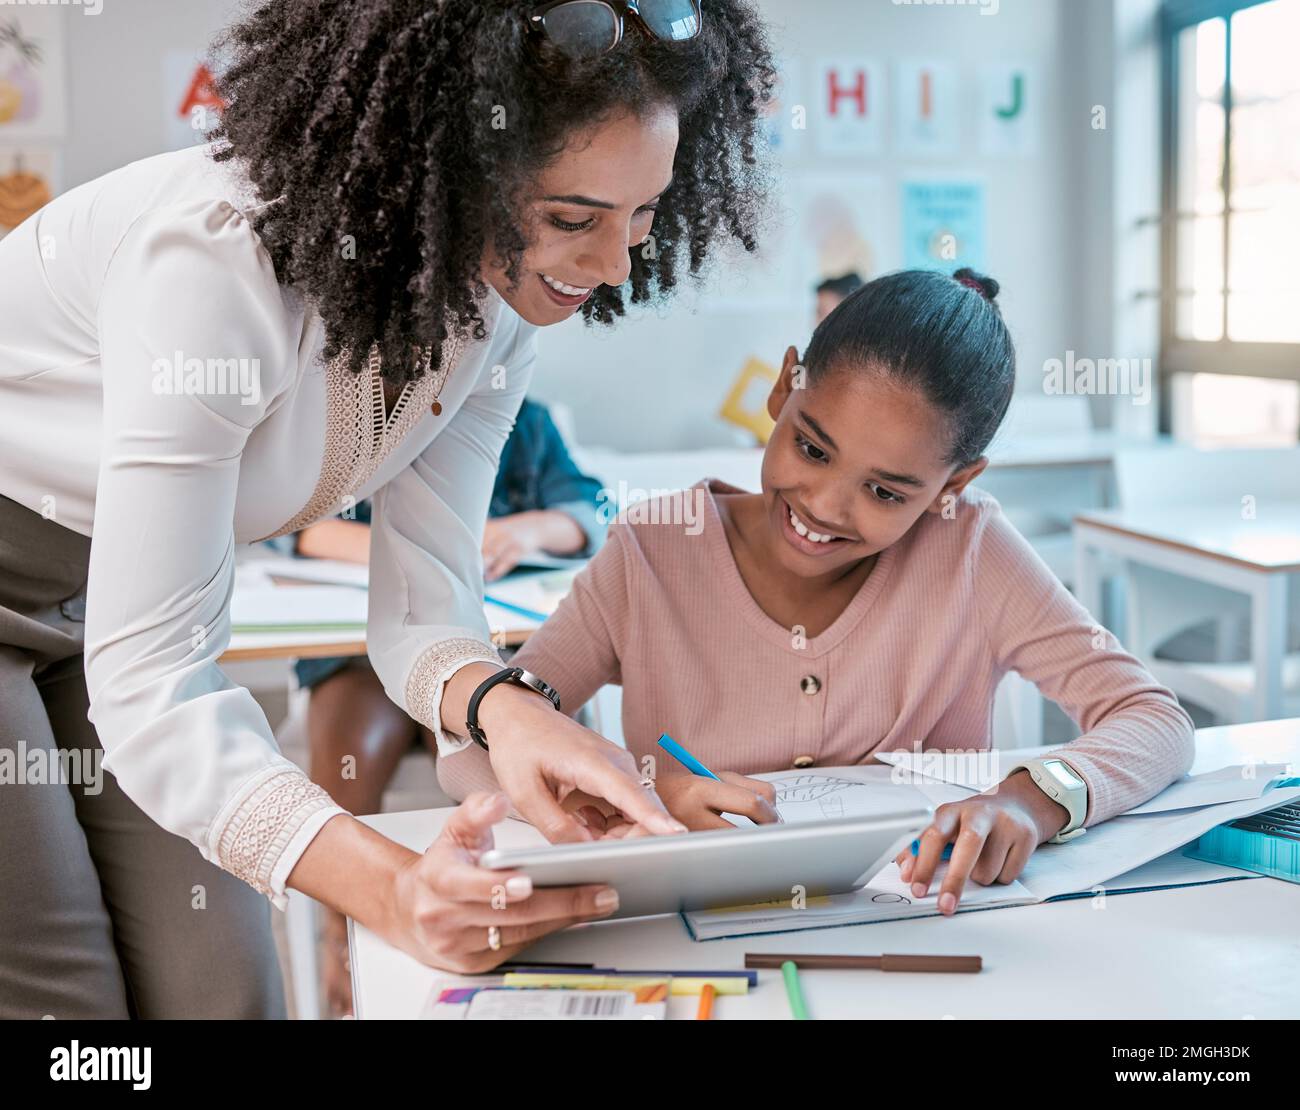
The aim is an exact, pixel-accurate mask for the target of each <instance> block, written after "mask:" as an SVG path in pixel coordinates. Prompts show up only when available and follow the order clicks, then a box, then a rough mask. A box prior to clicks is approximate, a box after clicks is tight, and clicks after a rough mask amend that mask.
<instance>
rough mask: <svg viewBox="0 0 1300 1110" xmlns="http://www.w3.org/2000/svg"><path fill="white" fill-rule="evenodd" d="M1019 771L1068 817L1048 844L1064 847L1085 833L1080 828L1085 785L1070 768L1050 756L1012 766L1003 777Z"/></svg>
mask: <svg viewBox="0 0 1300 1110" xmlns="http://www.w3.org/2000/svg"><path fill="white" fill-rule="evenodd" d="M1022 769H1023V770H1026V771H1028V772H1029V777H1030V778H1031V779H1033V781H1034V785H1035V786H1037V787H1038V789H1039V790H1041V791H1042V792H1043V793H1044V794H1046V795H1047V796H1048V797H1049V798H1051V799H1052V801H1054V802H1056V803H1058V804H1059V805H1061V806H1063V807H1064V808H1065V811H1066V812H1067V813H1068V814H1069V815H1070V819H1069V821H1067V822H1066V823H1065V828H1063V829H1062V830H1061V831H1060V832H1058V833H1057V834H1056V835H1055V836H1052V837H1049V838H1048V840H1047V843H1048V844H1064V843H1066V842H1067V841H1069V840H1074V839H1075V838H1076V837H1080V836H1082V835H1083V834H1084V833H1085V832H1087V831H1088V830H1087V829H1085V828H1084V827H1083V822H1084V819H1085V818H1086V817H1087V816H1088V784H1087V783H1086V782H1084V781H1083V779H1081V778H1080V777H1079V774H1078V772H1077V771H1075V769H1074V768H1073V767H1071V766H1070V765H1069V764H1068V763H1066V762H1065V760H1063V759H1052V758H1051V757H1050V756H1049V757H1048V758H1047V759H1026V760H1024V761H1023V762H1021V763H1017V764H1015V765H1014V766H1013V767H1012V768H1011V770H1009V771H1008V772H1007V778H1010V777H1011V776H1012V775H1014V774H1015V773H1016V772H1017V771H1019V770H1022Z"/></svg>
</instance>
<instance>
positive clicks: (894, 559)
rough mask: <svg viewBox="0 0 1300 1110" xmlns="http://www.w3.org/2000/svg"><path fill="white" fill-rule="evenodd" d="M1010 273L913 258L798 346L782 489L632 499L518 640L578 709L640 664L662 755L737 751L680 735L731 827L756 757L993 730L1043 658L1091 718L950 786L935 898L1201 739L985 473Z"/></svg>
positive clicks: (781, 398)
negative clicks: (696, 505)
mask: <svg viewBox="0 0 1300 1110" xmlns="http://www.w3.org/2000/svg"><path fill="white" fill-rule="evenodd" d="M997 293H998V284H997V283H996V282H995V281H993V280H992V279H990V278H986V277H982V276H980V275H977V274H975V273H973V272H972V271H969V270H960V271H958V272H957V274H956V275H955V278H950V277H947V276H946V275H943V274H938V273H931V272H924V271H911V272H903V273H896V274H892V275H889V276H886V277H882V278H879V279H877V280H875V281H872V282H870V283H869V284H867V285H866V286H864V287H863V288H862V289H860V290H858V291H857V292H856V293H854V294H852V295H851V296H850V297H849V298H848V299H847V300H845V301H844V303H843V304H841V305H840V306H839V307H838V308H836V309H835V311H834V312H832V313H831V314H830V316H829V317H828V318H827V319H826V320H825V321H824V322H823V323H822V324H821V325H820V326H819V327H818V328H817V330H816V332H815V333H814V335H813V337H812V340H811V342H810V344H809V346H808V350H807V352H806V355H805V357H804V359H803V361H802V363H800V362H799V361H798V358H797V353H796V351H795V349H794V348H790V349H789V350H788V351H787V352H786V354H785V358H784V361H783V364H782V371H781V376H780V379H779V381H778V382H777V384H776V385H775V387H774V388H773V390H772V393H771V396H770V397H769V399H768V410H769V412H770V413H771V415H772V417H773V418H774V419H775V421H776V427H775V429H774V431H773V433H772V436H771V439H770V440H769V442H768V444H767V448H766V451H765V453H764V456H763V467H762V489H761V490H760V491H759V492H756V493H750V492H746V491H743V490H739V489H735V488H733V487H731V486H728V485H725V484H723V483H721V482H718V481H704V482H701V483H700V484H699V485H697V486H695V487H693V488H692V489H691V490H689V491H686V492H685V493H678V494H675V495H670V498H671V497H677V498H681V497H696V498H698V499H699V501H700V502H701V508H702V517H703V521H704V525H703V528H702V529H700V528H699V527H694V528H689V529H688V528H683V527H682V526H681V524H680V523H676V524H675V523H673V521H680V520H682V519H683V517H684V516H685V515H686V514H684V513H682V512H674V511H673V506H671V505H662V506H659V507H658V508H659V511H647V512H626V513H624V514H623V516H621V517H620V518H619V519H618V520H617V521H615V523H614V524H613V526H612V527H611V529H610V533H609V538H608V541H607V543H606V546H605V548H604V549H603V550H602V551H601V553H600V554H599V555H598V556H597V557H596V558H595V559H594V560H593V561H592V563H591V564H590V565H589V566H588V568H587V569H586V570H585V571H584V573H583V574H582V575H580V576H579V577H578V579H577V580H576V581H575V584H574V589H573V591H572V593H571V594H570V595H569V596H568V597H567V598H566V599H565V601H564V602H563V604H562V605H561V606H560V607H559V609H558V610H557V612H556V613H555V615H554V616H552V617H551V618H550V619H549V620H548V621H547V622H546V624H545V625H543V626H542V628H541V630H540V631H538V632H537V633H536V634H535V635H534V636H533V637H532V639H530V640H529V641H528V643H527V644H526V645H525V646H524V648H523V649H522V650H521V651H520V652H519V654H518V656H517V657H516V659H515V662H516V664H517V665H518V666H521V667H525V668H528V669H529V670H536V671H537V672H538V673H544V674H546V675H547V676H548V680H549V681H551V682H553V683H554V684H555V685H556V687H557V689H558V690H559V692H560V694H561V696H562V698H563V702H564V705H565V707H566V709H568V710H569V711H572V710H574V709H576V708H577V707H579V706H581V705H582V704H583V703H584V702H585V701H586V700H587V699H588V698H590V697H591V695H592V694H594V693H595V692H596V690H598V689H599V688H600V687H601V686H602V685H604V684H605V683H618V684H621V685H622V687H623V726H624V735H625V737H626V742H627V746H628V749H629V750H630V751H631V753H632V754H633V756H634V757H636V759H637V760H638V762H641V761H642V760H643V759H644V757H646V756H647V755H650V754H652V753H657V752H658V749H657V748H656V747H655V741H656V739H657V738H658V736H659V735H660V733H662V732H665V731H666V732H668V733H669V734H670V735H672V736H673V737H675V738H676V739H678V740H680V741H681V742H683V743H684V744H685V745H686V746H687V747H689V748H690V749H691V751H692V752H694V753H695V755H697V756H698V757H699V759H700V760H701V761H702V762H703V763H704V764H705V765H706V766H708V767H710V768H712V769H713V770H714V771H715V772H719V773H722V774H723V781H720V782H715V781H712V780H709V779H704V778H699V777H696V776H694V775H691V774H689V773H687V772H685V770H684V769H682V768H679V767H677V766H675V765H673V761H672V760H670V759H663V758H658V759H656V764H655V766H657V770H658V777H657V780H656V783H655V785H656V789H657V791H658V793H659V796H660V797H661V798H662V799H663V801H664V803H665V805H666V806H667V807H668V809H669V811H670V812H671V813H672V814H673V815H674V816H676V817H677V818H678V819H679V820H681V821H682V822H683V823H684V824H686V825H687V826H688V827H689V828H692V829H706V828H715V827H723V826H724V823H723V820H722V818H721V817H720V816H719V814H721V813H722V812H724V811H726V812H731V813H740V814H745V815H747V816H749V817H752V818H753V819H755V820H758V821H771V820H774V819H775V813H774V811H773V809H772V805H771V801H772V798H773V793H772V789H771V787H770V785H769V784H766V783H762V782H758V781H755V780H753V779H748V778H745V777H743V776H746V775H750V774H755V773H759V772H764V771H774V770H780V769H786V768H792V767H793V768H802V767H816V766H834V765H848V764H858V763H867V762H873V761H874V760H873V757H874V756H876V755H877V754H879V753H882V752H888V751H895V750H899V749H907V750H931V749H939V750H943V749H962V750H972V749H975V750H979V749H989V748H991V747H992V744H993V735H992V719H993V697H994V691H995V690H996V688H997V685H998V682H999V681H1000V679H1001V678H1002V676H1003V675H1004V674H1006V672H1008V671H1016V672H1018V673H1019V674H1021V675H1022V676H1024V677H1025V678H1027V679H1029V680H1030V681H1032V682H1034V683H1035V684H1036V685H1037V686H1038V688H1039V690H1040V691H1041V692H1042V693H1043V694H1044V695H1045V696H1046V697H1048V698H1051V699H1052V700H1053V701H1055V702H1056V703H1057V704H1058V705H1060V706H1061V708H1062V709H1063V710H1065V712H1066V713H1068V714H1069V715H1070V717H1071V718H1072V719H1073V720H1074V721H1075V722H1076V723H1077V724H1078V725H1079V727H1080V729H1081V731H1082V735H1081V736H1080V737H1079V738H1078V739H1077V740H1075V741H1073V742H1071V743H1069V744H1067V745H1065V746H1064V747H1062V748H1060V749H1059V750H1057V751H1054V752H1052V753H1049V757H1048V758H1044V759H1043V760H1030V761H1027V763H1028V764H1029V766H1027V767H1020V768H1017V767H1013V768H1012V769H1011V770H1010V771H1009V773H1007V774H1006V776H1005V777H1004V778H1003V780H1002V781H1001V782H1000V783H999V784H998V785H997V786H996V787H995V788H993V789H991V790H989V791H987V792H985V793H983V794H978V795H975V796H972V797H970V798H968V799H965V800H963V801H960V802H956V803H950V804H947V805H943V806H941V807H940V808H939V809H938V810H937V811H936V814H935V817H934V820H933V822H932V824H931V825H930V826H929V827H928V828H927V829H926V830H925V831H924V832H923V834H922V835H921V838H920V840H921V845H920V851H919V854H918V856H917V857H916V858H915V859H913V858H912V856H911V855H910V852H908V853H904V854H900V856H899V859H898V862H899V864H900V867H901V870H902V875H903V878H904V881H910V882H912V884H913V892H914V893H915V894H916V896H917V897H923V896H925V895H926V894H927V893H928V892H929V888H930V885H931V882H932V880H933V879H934V877H935V873H936V869H937V868H938V865H939V862H940V859H941V853H942V852H943V849H944V846H945V845H947V844H949V843H951V844H953V845H954V847H953V852H952V858H951V862H950V863H949V865H948V868H947V871H946V873H945V874H944V876H943V878H942V881H941V887H940V892H939V908H940V910H941V911H942V912H944V913H948V914H950V913H953V912H954V911H955V910H956V908H957V904H958V900H959V899H960V896H961V892H962V889H963V888H964V885H965V883H966V881H967V880H968V879H974V880H975V881H976V882H978V883H981V884H986V885H987V884H990V883H993V882H1003V883H1008V882H1011V881H1012V880H1014V879H1015V878H1016V877H1017V876H1018V875H1019V874H1020V873H1021V871H1022V870H1023V868H1024V866H1025V863H1026V861H1027V860H1028V859H1029V857H1030V855H1031V854H1032V853H1033V851H1034V850H1035V849H1036V848H1037V847H1038V846H1039V845H1040V844H1042V843H1044V842H1045V841H1048V840H1049V839H1054V838H1061V839H1071V838H1073V837H1074V836H1077V835H1079V834H1078V832H1077V830H1078V829H1081V828H1085V827H1087V826H1091V825H1096V824H1097V823H1099V822H1102V821H1105V820H1107V819H1108V818H1110V817H1114V816H1116V815H1117V814H1120V813H1123V812H1124V811H1125V810H1127V809H1130V808H1131V807H1133V806H1135V805H1138V804H1139V803H1141V802H1143V801H1145V800H1146V799H1148V798H1150V797H1151V796H1153V795H1154V794H1156V793H1157V792H1158V791H1160V790H1161V789H1163V788H1164V787H1165V786H1167V785H1168V784H1169V783H1170V782H1172V781H1173V780H1175V779H1177V778H1178V777H1180V776H1181V775H1182V774H1184V773H1185V772H1186V770H1187V768H1188V767H1189V765H1190V764H1191V760H1192V751H1193V729H1192V722H1191V720H1190V718H1189V717H1188V716H1187V714H1186V713H1185V712H1184V710H1183V709H1182V708H1181V707H1180V706H1179V705H1178V703H1177V701H1176V700H1175V699H1174V696H1173V695H1172V694H1171V693H1170V691H1169V690H1167V689H1165V688H1164V687H1162V686H1161V685H1160V684H1159V683H1157V682H1156V681H1155V680H1154V679H1153V678H1152V676H1151V675H1150V674H1149V673H1148V672H1147V671H1146V669H1145V668H1144V667H1143V666H1142V665H1141V664H1140V663H1138V661H1137V660H1136V659H1134V658H1133V657H1132V656H1131V655H1129V654H1128V653H1126V652H1125V651H1123V650H1122V649H1121V648H1120V646H1119V644H1118V642H1117V641H1116V640H1115V639H1114V638H1113V637H1112V636H1110V635H1109V634H1107V633H1105V632H1104V631H1103V630H1101V629H1100V628H1099V627H1098V625H1097V623H1096V622H1095V621H1094V619H1093V618H1092V616H1091V615H1090V614H1089V613H1087V612H1086V611H1085V610H1084V609H1083V608H1082V607H1081V606H1080V605H1079V604H1078V602H1077V601H1075V599H1074V598H1073V597H1072V596H1071V595H1070V593H1069V592H1068V591H1067V590H1066V589H1065V587H1064V586H1063V585H1062V584H1061V583H1060V582H1059V581H1058V580H1057V578H1056V577H1055V576H1054V575H1053V574H1052V573H1051V571H1050V570H1049V569H1048V568H1047V566H1046V565H1045V564H1044V563H1043V562H1042V561H1041V560H1040V559H1039V558H1038V556H1037V555H1036V554H1035V552H1034V551H1033V549H1032V548H1031V547H1030V545H1029V543H1028V542H1027V541H1026V540H1025V539H1024V538H1023V537H1022V536H1021V535H1020V534H1019V533H1017V532H1016V531H1015V530H1014V529H1013V528H1012V527H1011V525H1010V524H1009V523H1008V522H1007V520H1006V518H1005V517H1004V516H1003V514H1002V512H1001V510H1000V508H999V507H998V504H997V502H996V501H995V500H994V499H993V498H991V497H990V496H988V495H987V494H985V493H983V492H981V491H980V490H978V489H977V488H975V487H973V486H972V485H971V483H972V482H973V481H974V480H975V479H976V478H977V477H978V476H979V475H980V473H981V472H982V471H983V470H984V468H985V467H986V466H987V465H988V460H987V458H986V457H985V456H984V451H985V449H986V448H987V447H988V445H989V442H990V441H991V440H992V438H993V436H994V434H995V433H996V432H997V430H998V427H999V425H1000V424H1001V422H1002V419H1003V417H1004V416H1005V414H1006V411H1007V408H1008V405H1009V404H1010V401H1011V395H1012V390H1013V387H1014V382H1015V356H1014V350H1013V346H1012V341H1011V337H1010V334H1009V332H1008V330H1007V327H1006V324H1005V323H1004V321H1003V319H1002V315H1001V312H1000V310H999V309H998V307H997V303H996V297H997ZM677 508H678V509H680V508H681V506H680V505H678V506H677ZM690 519H695V514H690ZM440 773H441V776H442V782H443V786H444V789H446V790H448V792H449V793H452V794H453V795H454V796H461V795H463V794H464V793H465V791H466V790H467V789H469V788H471V787H473V786H475V785H477V784H478V783H481V782H486V781H490V780H489V778H488V765H487V761H486V759H485V758H484V753H482V752H481V751H475V750H474V749H468V750H467V751H465V752H464V753H459V754H457V755H455V756H453V757H451V758H450V759H444V760H442V761H441V763H440ZM1039 779H1046V781H1050V782H1053V783H1055V784H1056V785H1055V787H1054V789H1053V793H1054V794H1055V795H1056V797H1055V798H1054V797H1052V796H1049V794H1048V793H1047V792H1046V791H1045V790H1044V789H1042V788H1040V786H1039V785H1038V784H1037V780H1039ZM583 801H584V799H580V798H579V799H571V800H570V804H571V806H572V807H573V808H574V809H575V810H576V811H578V812H580V813H582V814H583V816H584V819H586V820H588V821H591V822H596V823H602V824H608V825H611V826H612V825H613V824H616V823H617V822H618V818H611V819H610V821H609V822H605V820H604V818H603V817H602V816H601V811H600V809H598V808H596V807H591V806H587V807H585V808H584V807H583V804H582V803H583ZM601 808H603V807H601Z"/></svg>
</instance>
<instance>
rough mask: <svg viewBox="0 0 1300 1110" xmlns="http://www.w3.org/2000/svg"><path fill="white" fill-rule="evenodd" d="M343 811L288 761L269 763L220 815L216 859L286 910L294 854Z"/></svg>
mask: <svg viewBox="0 0 1300 1110" xmlns="http://www.w3.org/2000/svg"><path fill="white" fill-rule="evenodd" d="M346 812H347V811H346V810H344V809H342V808H341V807H339V806H337V805H335V804H334V801H333V800H332V799H331V798H330V796H329V795H328V794H327V793H326V792H325V791H324V790H322V789H321V788H320V787H319V786H317V785H316V784H315V783H314V782H312V781H311V779H309V778H308V777H307V776H306V775H305V774H303V773H302V771H301V770H299V769H298V768H296V767H293V766H292V765H291V764H290V765H281V766H275V767H271V768H268V769H267V770H266V771H264V772H262V773H261V774H260V775H258V776H257V778H255V779H254V780H253V782H252V784H251V785H250V786H249V787H248V788H246V789H245V790H244V792H243V795H242V798H241V800H239V801H238V802H236V803H234V805H233V811H232V812H230V813H229V816H227V817H225V818H224V820H223V819H218V821H217V823H216V828H217V829H218V830H219V832H218V833H217V834H216V837H215V839H216V853H215V854H216V862H217V864H219V865H220V866H221V867H222V868H223V869H225V870H226V871H229V872H230V873H231V874H232V875H234V876H235V877H236V878H239V879H243V880H244V882H246V883H248V884H249V885H250V886H251V887H253V888H254V889H255V890H258V891H260V892H261V893H263V894H265V895H267V896H268V897H269V898H270V899H271V901H272V902H273V903H274V904H275V905H276V906H277V907H278V908H279V909H284V907H285V904H286V896H285V885H284V884H285V880H286V879H287V878H288V877H289V872H290V871H291V870H292V869H293V865H294V864H295V863H297V861H298V857H299V856H301V855H302V853H303V851H304V850H305V849H306V847H307V845H308V844H309V843H310V842H311V839H312V837H314V836H315V835H316V833H318V832H319V831H320V829H321V827H322V826H323V825H324V824H325V822H326V821H328V820H329V819H330V818H331V817H334V816H337V815H338V814H340V813H346Z"/></svg>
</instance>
